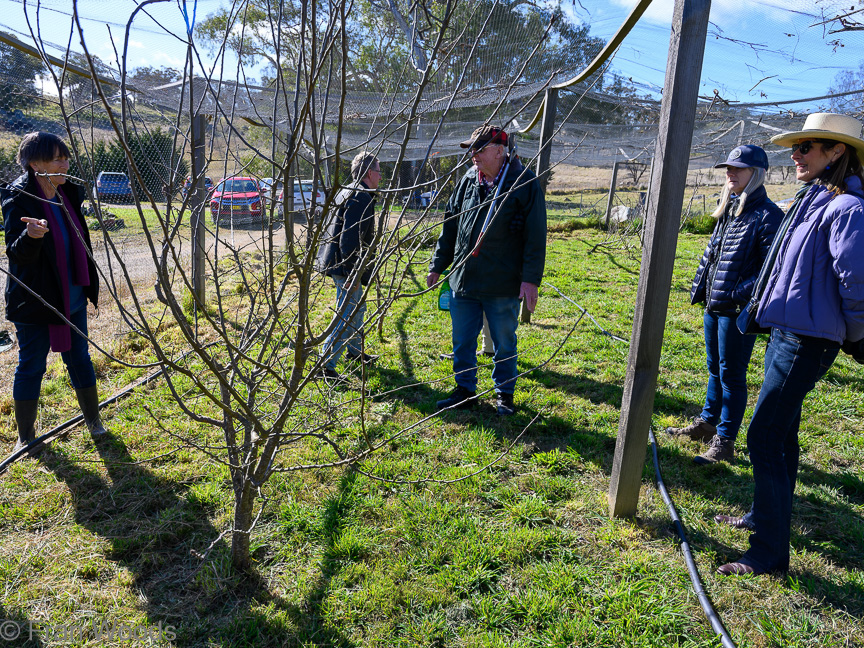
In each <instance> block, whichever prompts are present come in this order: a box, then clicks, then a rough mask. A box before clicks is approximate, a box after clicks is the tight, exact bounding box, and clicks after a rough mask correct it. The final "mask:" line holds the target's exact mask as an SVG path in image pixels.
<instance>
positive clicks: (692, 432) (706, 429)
mask: <svg viewBox="0 0 864 648" xmlns="http://www.w3.org/2000/svg"><path fill="white" fill-rule="evenodd" d="M666 434H669V435H671V436H674V437H688V438H690V439H693V440H694V441H710V440H711V439H712V438H713V437H714V435H715V434H717V428H716V427H715V426H713V425H711V424H710V423H708V422H707V421H705V420H703V419H702V418H700V417H698V416H697V417H696V418H694V419H693V422H692V423H691V424H690V425H688V426H687V427H683V428H672V427H669V428H666Z"/></svg>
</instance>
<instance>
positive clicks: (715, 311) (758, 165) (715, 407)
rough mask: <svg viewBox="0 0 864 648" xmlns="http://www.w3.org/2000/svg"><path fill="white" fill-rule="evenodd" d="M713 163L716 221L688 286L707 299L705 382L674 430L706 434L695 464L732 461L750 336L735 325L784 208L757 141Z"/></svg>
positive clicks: (697, 299) (694, 296) (696, 299)
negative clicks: (720, 176) (772, 192)
mask: <svg viewBox="0 0 864 648" xmlns="http://www.w3.org/2000/svg"><path fill="white" fill-rule="evenodd" d="M715 168H718V169H719V168H725V169H726V184H725V186H724V188H723V193H722V195H721V198H720V204H719V205H718V206H717V209H716V211H715V212H714V214H713V216H714V217H715V218H717V219H718V220H717V225H716V227H715V228H714V233H713V235H712V236H711V240H710V241H709V242H708V247H706V248H705V253H704V254H703V255H702V262H701V263H700V264H699V269H698V270H697V271H696V277H695V278H694V279H693V287H692V290H691V293H690V297H691V302H692V303H693V304H698V303H703V304H705V314H704V317H703V322H704V329H705V351H706V354H707V357H708V363H707V364H708V389H707V394H706V396H705V406H704V407H703V408H702V413H701V414H700V415H699V416H697V417H696V418H695V419H694V420H693V422H692V423H691V424H690V425H688V426H687V427H683V428H668V429H667V430H666V431H667V432H668V433H669V434H672V435H674V436H686V437H690V438H691V439H694V440H701V441H709V442H710V446H709V448H708V450H707V451H706V452H704V453H703V454H702V455H699V456H697V457H695V458H694V460H693V461H695V462H696V463H697V464H702V465H704V464H711V463H716V462H718V461H730V460H731V459H732V458H733V457H734V456H735V439H736V438H737V436H738V429H739V428H740V426H741V421H742V420H743V419H744V410H745V409H746V408H747V365H748V364H749V363H750V355H751V354H752V353H753V346H754V345H755V343H756V336H755V335H744V334H742V333H741V332H740V331H739V330H738V327H737V326H736V318H737V317H738V313H739V312H740V311H741V308H742V307H743V306H744V305H745V304H746V303H747V301H748V300H749V299H750V295H751V293H752V292H753V286H754V284H755V283H756V277H757V276H758V275H759V270H760V268H761V267H762V262H763V261H764V260H765V257H766V255H767V254H768V248H770V247H771V242H772V241H773V240H774V236H775V234H776V233H777V228H778V227H779V226H780V221H781V220H782V218H783V211H782V210H781V209H780V208H779V207H778V206H777V205H775V204H774V203H773V202H771V200H770V199H769V198H768V194H767V193H766V192H765V187H764V186H762V185H763V182H764V181H765V172H766V171H767V170H768V156H767V155H766V154H765V151H764V150H762V149H761V148H760V147H758V146H752V145H744V146H739V147H737V148H735V149H732V152H731V153H730V154H729V158H728V159H727V160H726V161H725V162H723V163H721V164H718V165H717V166H716V167H715Z"/></svg>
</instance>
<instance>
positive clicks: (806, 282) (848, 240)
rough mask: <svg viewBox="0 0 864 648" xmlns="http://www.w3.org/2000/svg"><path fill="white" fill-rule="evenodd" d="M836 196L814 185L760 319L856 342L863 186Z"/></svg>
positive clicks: (863, 287)
mask: <svg viewBox="0 0 864 648" xmlns="http://www.w3.org/2000/svg"><path fill="white" fill-rule="evenodd" d="M846 184H847V188H848V193H845V194H842V195H840V196H835V195H834V194H833V193H832V192H830V191H829V190H828V189H826V188H825V187H823V186H821V185H815V184H814V185H813V186H811V187H810V188H809V189H808V191H807V194H805V196H804V199H803V202H802V209H801V210H799V212H798V214H797V215H796V217H795V220H794V222H793V223H792V224H791V225H790V227H789V231H788V232H786V236H785V237H784V239H783V242H782V243H781V247H780V252H779V254H778V255H777V260H776V261H775V263H774V267H773V268H772V270H771V275H770V277H769V279H768V283H767V285H766V288H765V291H764V292H763V293H762V299H761V300H760V302H759V310H758V311H757V315H756V320H757V321H758V323H759V324H760V325H761V326H763V327H765V328H769V327H770V328H778V329H780V330H782V331H787V332H790V333H795V334H797V335H807V336H811V337H818V338H824V339H827V340H831V341H833V342H840V343H842V342H844V341H847V340H848V341H850V342H855V341H857V340H860V339H862V338H864V188H862V186H861V181H860V179H859V178H858V177H857V176H850V177H849V178H847V181H846Z"/></svg>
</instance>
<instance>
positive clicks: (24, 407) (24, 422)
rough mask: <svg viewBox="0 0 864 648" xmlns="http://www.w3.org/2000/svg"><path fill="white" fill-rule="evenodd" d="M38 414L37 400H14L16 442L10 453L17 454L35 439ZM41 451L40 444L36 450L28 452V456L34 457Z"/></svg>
mask: <svg viewBox="0 0 864 648" xmlns="http://www.w3.org/2000/svg"><path fill="white" fill-rule="evenodd" d="M38 412H39V399H38V398H37V399H36V400H16V401H15V422H16V423H17V424H18V441H17V442H16V443H15V449H14V450H13V451H12V452H18V451H19V450H20V449H21V448H23V447H24V446H26V445H27V444H29V443H30V442H31V441H33V440H35V439H36V417H37V415H38ZM41 450H42V445H41V444H40V445H39V447H38V448H33V449H32V450H30V455H31V456H32V455H35V454H37V453H38V452H40V451H41Z"/></svg>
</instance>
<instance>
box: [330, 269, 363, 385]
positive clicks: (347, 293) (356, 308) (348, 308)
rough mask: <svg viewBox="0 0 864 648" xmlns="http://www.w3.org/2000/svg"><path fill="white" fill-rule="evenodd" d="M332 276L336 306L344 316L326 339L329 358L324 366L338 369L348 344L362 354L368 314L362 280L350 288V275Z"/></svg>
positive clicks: (350, 350) (350, 349)
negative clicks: (364, 329) (364, 322)
mask: <svg viewBox="0 0 864 648" xmlns="http://www.w3.org/2000/svg"><path fill="white" fill-rule="evenodd" d="M332 278H333V283H335V284H336V308H337V311H338V312H341V313H342V317H340V318H339V322H337V324H336V327H335V328H334V329H333V331H332V332H331V333H330V335H329V336H327V339H326V340H325V341H324V356H325V357H326V358H327V361H326V362H325V365H324V366H325V367H327V368H328V369H336V363H337V362H339V358H340V357H341V356H342V351H343V350H344V349H345V346H346V345H347V346H348V351H349V352H350V353H351V354H352V355H360V353H361V352H362V350H363V346H362V344H363V338H362V335H363V317H364V316H365V315H366V302H365V301H363V287H362V286H361V285H360V282H359V281H357V288H355V289H354V290H348V289H347V287H346V286H345V283H346V281H347V279H348V277H344V276H342V275H332ZM355 281H356V280H355ZM346 302H347V303H346ZM343 306H344V310H343Z"/></svg>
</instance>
